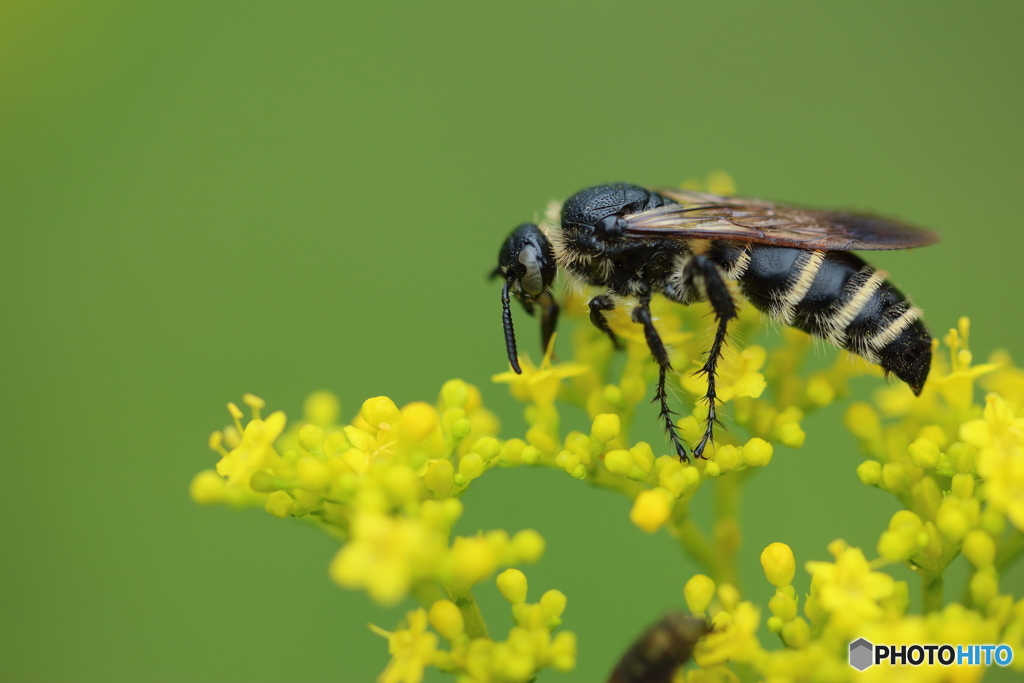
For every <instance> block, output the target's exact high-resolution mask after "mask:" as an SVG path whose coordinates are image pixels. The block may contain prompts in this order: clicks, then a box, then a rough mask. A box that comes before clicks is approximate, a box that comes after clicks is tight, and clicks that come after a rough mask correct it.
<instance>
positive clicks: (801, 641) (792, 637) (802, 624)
mask: <svg viewBox="0 0 1024 683" xmlns="http://www.w3.org/2000/svg"><path fill="white" fill-rule="evenodd" d="M782 640H784V641H785V643H786V646H787V647H792V648H798V649H799V648H804V647H807V646H808V645H809V644H810V643H811V627H810V626H809V625H808V624H807V622H806V621H804V619H803V617H797V618H795V619H793V620H792V621H790V622H787V623H786V624H785V625H784V626H783V627H782Z"/></svg>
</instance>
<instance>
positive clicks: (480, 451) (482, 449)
mask: <svg viewBox="0 0 1024 683" xmlns="http://www.w3.org/2000/svg"><path fill="white" fill-rule="evenodd" d="M473 452H474V453H476V454H477V455H479V456H480V457H481V458H482V459H483V461H484V462H490V461H491V460H493V459H494V458H496V457H498V454H499V453H501V444H500V443H499V442H498V440H497V439H495V438H494V437H493V436H484V437H481V438H479V439H477V441H476V443H475V444H473Z"/></svg>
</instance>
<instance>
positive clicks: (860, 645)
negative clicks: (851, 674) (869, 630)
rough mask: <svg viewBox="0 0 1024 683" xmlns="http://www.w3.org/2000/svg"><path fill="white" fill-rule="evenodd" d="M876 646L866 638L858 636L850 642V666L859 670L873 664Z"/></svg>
mask: <svg viewBox="0 0 1024 683" xmlns="http://www.w3.org/2000/svg"><path fill="white" fill-rule="evenodd" d="M874 650H875V646H874V645H872V644H871V643H869V642H868V641H866V640H864V639H863V638H858V639H857V640H855V641H853V642H852V643H850V666H852V667H853V668H854V669H856V670H857V671H863V670H864V669H866V668H868V667H869V666H871V665H872V664H874V661H872V660H873V659H874V657H873V654H874Z"/></svg>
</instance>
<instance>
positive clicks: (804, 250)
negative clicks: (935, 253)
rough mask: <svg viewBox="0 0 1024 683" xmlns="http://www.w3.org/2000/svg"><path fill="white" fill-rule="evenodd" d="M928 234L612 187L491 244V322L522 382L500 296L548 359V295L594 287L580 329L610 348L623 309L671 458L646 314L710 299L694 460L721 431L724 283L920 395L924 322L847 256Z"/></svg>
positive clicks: (750, 202) (894, 224)
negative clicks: (495, 321)
mask: <svg viewBox="0 0 1024 683" xmlns="http://www.w3.org/2000/svg"><path fill="white" fill-rule="evenodd" d="M938 239H939V238H938V235H937V234H936V233H934V232H931V231H928V230H923V229H920V228H917V227H914V226H911V225H907V224H905V223H903V222H901V221H897V220H893V219H889V218H881V217H878V216H874V215H869V214H861V213H853V212H847V211H820V210H813V209H806V208H800V207H797V206H792V205H785V204H778V203H774V202H770V201H765V200H761V199H753V198H745V197H720V196H717V195H713V194H708V193H704V192H693V191H689V190H676V189H669V190H651V189H647V188H644V187H640V186H638V185H631V184H627V183H617V184H614V185H600V186H597V187H591V188H587V189H585V190H582V191H580V192H578V193H576V194H575V195H573V196H572V197H571V198H569V200H568V201H566V202H565V203H564V204H563V205H562V206H561V209H560V210H557V209H556V210H555V211H554V212H553V213H552V215H551V218H549V219H548V220H546V221H543V222H542V223H541V225H540V226H538V225H535V224H532V223H526V224H523V225H520V226H519V227H517V228H516V229H515V230H513V231H512V233H511V234H510V235H509V236H508V238H507V239H506V240H505V242H504V244H502V247H501V251H500V252H499V255H498V268H497V269H496V270H495V271H494V275H495V276H497V277H501V278H503V279H504V281H505V284H504V286H503V287H502V292H501V301H502V325H503V327H504V332H505V346H506V350H507V352H508V360H509V363H510V364H511V365H512V369H513V370H514V371H515V372H517V373H521V372H522V370H521V368H520V366H519V360H518V353H517V350H516V339H515V331H514V328H513V326H512V312H511V308H510V306H509V295H510V294H511V295H512V296H515V297H516V298H517V299H518V300H519V301H520V302H521V303H522V304H523V306H524V307H525V309H526V311H527V312H528V313H530V314H531V315H532V314H534V312H535V311H536V310H537V309H540V313H541V325H540V327H541V341H542V343H543V345H544V348H545V349H546V348H547V347H548V344H549V343H550V340H551V337H552V335H553V334H554V332H555V326H556V324H557V321H558V310H559V308H558V303H557V302H556V300H555V297H554V291H553V289H552V287H553V284H554V280H555V276H556V275H557V273H558V272H559V271H561V272H562V273H563V274H564V275H565V276H567V277H568V278H569V279H570V280H571V281H573V282H575V283H578V284H582V285H590V286H592V287H596V288H598V289H599V290H600V293H599V294H597V295H596V296H594V297H593V298H591V299H590V303H589V308H590V321H591V322H592V323H593V324H594V325H595V326H596V327H597V328H598V329H599V330H601V331H602V332H603V333H604V334H605V335H607V336H608V338H609V339H610V340H611V342H612V344H614V345H615V347H616V348H621V343H620V341H619V339H618V338H617V337H616V335H615V333H614V332H613V331H612V329H611V328H610V327H609V325H608V321H607V319H606V317H605V314H606V313H607V312H608V311H611V310H614V309H615V308H616V307H617V306H621V305H624V304H625V303H626V302H632V303H633V308H632V312H631V319H632V320H633V322H634V323H636V324H638V325H641V326H642V327H643V332H644V337H645V339H646V341H647V346H648V347H649V349H650V351H651V355H652V356H653V357H654V360H655V362H656V363H657V364H658V368H659V374H658V385H657V388H656V390H655V393H654V398H653V399H652V402H656V403H657V404H658V406H659V409H660V415H659V417H660V419H661V420H662V421H663V422H664V425H665V430H666V432H667V434H668V437H669V439H670V440H671V441H672V444H673V446H674V448H675V451H676V453H677V455H678V456H679V458H680V459H681V460H683V461H687V460H688V459H689V458H688V456H687V452H686V449H685V448H684V446H683V444H682V442H681V441H680V438H679V435H678V434H677V432H676V429H677V428H676V426H675V424H674V422H673V419H672V415H673V414H674V413H673V411H672V410H670V408H669V405H668V396H667V393H666V389H665V379H666V375H667V373H669V372H670V371H672V365H671V363H670V362H669V355H668V352H667V350H666V348H665V344H664V343H663V342H662V340H661V337H660V336H659V334H658V330H657V328H656V327H655V325H654V321H653V319H652V317H651V310H650V303H651V298H652V297H653V296H654V295H655V294H661V295H664V296H665V297H668V298H669V299H670V300H672V301H675V302H678V303H680V304H684V305H687V304H692V303H694V302H698V301H707V302H708V303H709V304H710V306H711V309H712V311H713V312H714V316H715V319H716V323H717V327H716V330H715V336H714V340H713V341H712V342H711V347H710V349H709V350H708V352H707V356H706V358H705V361H704V364H703V366H701V368H700V369H699V370H698V371H697V372H699V373H703V374H705V375H706V376H707V380H708V385H707V393H706V394H705V396H704V401H705V402H706V403H707V418H706V420H705V426H704V432H703V435H702V436H701V438H700V440H699V441H698V442H697V443H696V444H695V445H694V446H693V455H694V456H695V457H697V458H703V457H704V450H705V448H706V447H707V445H708V443H711V442H713V440H714V425H715V423H716V422H717V421H718V416H717V412H716V403H717V400H718V399H717V395H716V392H715V379H716V372H717V369H718V363H719V360H720V359H721V357H722V351H723V347H724V345H725V344H726V341H727V332H728V326H729V322H730V321H731V320H733V319H734V318H736V315H737V309H736V301H735V300H734V298H733V292H732V290H731V289H730V287H729V285H728V283H729V282H734V283H736V286H735V287H734V288H735V290H736V291H738V293H739V294H740V295H741V296H742V297H744V298H745V299H746V300H747V301H749V302H750V303H751V304H753V306H754V307H755V308H757V309H758V310H760V311H762V312H763V313H765V314H766V315H767V316H768V317H769V318H770V319H772V320H775V321H778V322H780V323H782V324H784V325H790V326H793V327H796V328H798V329H801V330H803V331H804V332H807V333H809V334H812V335H814V336H816V337H819V338H822V339H824V340H826V341H828V342H830V343H832V344H834V345H836V346H838V347H840V348H843V349H846V350H847V351H850V352H852V353H855V354H857V355H859V356H862V357H863V358H865V359H867V360H868V361H869V362H871V363H874V364H876V365H879V366H881V368H882V369H883V370H884V371H885V373H886V374H887V375H890V374H891V375H895V376H896V377H897V378H899V379H900V380H902V381H904V382H906V383H907V384H908V385H909V386H910V388H911V390H913V392H914V394H915V395H920V393H921V389H922V387H923V386H924V382H925V380H926V379H927V377H928V371H929V369H930V367H931V358H932V343H931V335H930V334H929V333H928V330H927V328H926V327H925V326H924V323H923V322H922V321H921V311H920V310H919V309H918V308H916V307H914V306H913V305H911V303H910V301H908V300H907V297H906V296H904V295H903V293H902V292H900V291H899V290H898V289H896V287H894V286H893V285H892V284H890V283H889V281H888V279H887V277H888V274H887V273H885V272H883V271H880V270H875V269H874V268H873V267H872V266H870V265H868V264H867V263H866V262H865V261H864V260H863V259H861V258H860V257H859V256H856V255H854V254H852V253H851V251H853V250H866V251H875V250H887V249H909V248H912V247H921V246H925V245H928V244H933V243H935V242H937V241H938Z"/></svg>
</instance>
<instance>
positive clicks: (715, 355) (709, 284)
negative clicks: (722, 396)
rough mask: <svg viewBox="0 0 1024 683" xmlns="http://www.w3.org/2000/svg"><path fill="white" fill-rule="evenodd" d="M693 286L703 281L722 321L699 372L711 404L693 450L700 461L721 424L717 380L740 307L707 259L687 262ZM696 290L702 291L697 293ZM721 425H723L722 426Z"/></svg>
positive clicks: (689, 278)
mask: <svg viewBox="0 0 1024 683" xmlns="http://www.w3.org/2000/svg"><path fill="white" fill-rule="evenodd" d="M684 277H685V278H686V281H687V284H688V285H689V286H690V287H696V286H697V285H698V282H697V280H698V279H699V281H700V284H702V285H703V289H704V293H705V295H706V296H707V299H708V301H709V302H710V303H711V308H712V309H713V310H714V311H715V319H716V320H717V321H718V328H717V329H716V330H715V341H714V342H712V344H711V349H710V350H709V351H708V357H707V359H706V360H705V361H704V365H703V367H701V369H700V370H698V371H697V372H698V373H703V374H704V375H706V376H707V378H708V390H707V393H706V394H705V395H704V400H705V401H706V402H707V404H708V416H707V419H706V420H705V422H704V435H703V436H702V437H701V438H700V441H699V442H698V443H697V445H696V446H694V447H693V454H694V455H695V456H696V457H698V458H703V457H704V449H705V448H706V447H707V445H708V443H709V442H713V441H714V440H715V433H714V429H715V423H716V422H718V414H717V403H718V394H717V392H716V391H715V380H716V379H717V372H718V361H719V359H720V358H721V357H722V349H723V347H724V346H725V340H726V333H727V329H728V326H729V321H730V320H732V319H733V318H735V317H736V304H735V303H734V302H733V300H732V295H731V294H729V288H728V287H727V286H726V284H725V281H724V280H723V279H722V276H721V274H720V273H719V272H718V268H717V267H716V266H715V264H714V263H713V262H712V261H711V260H710V259H708V258H707V257H704V256H694V257H693V258H691V259H690V261H689V263H687V267H686V273H685V275H684ZM696 291H699V289H698V290H696ZM719 424H721V423H719Z"/></svg>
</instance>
